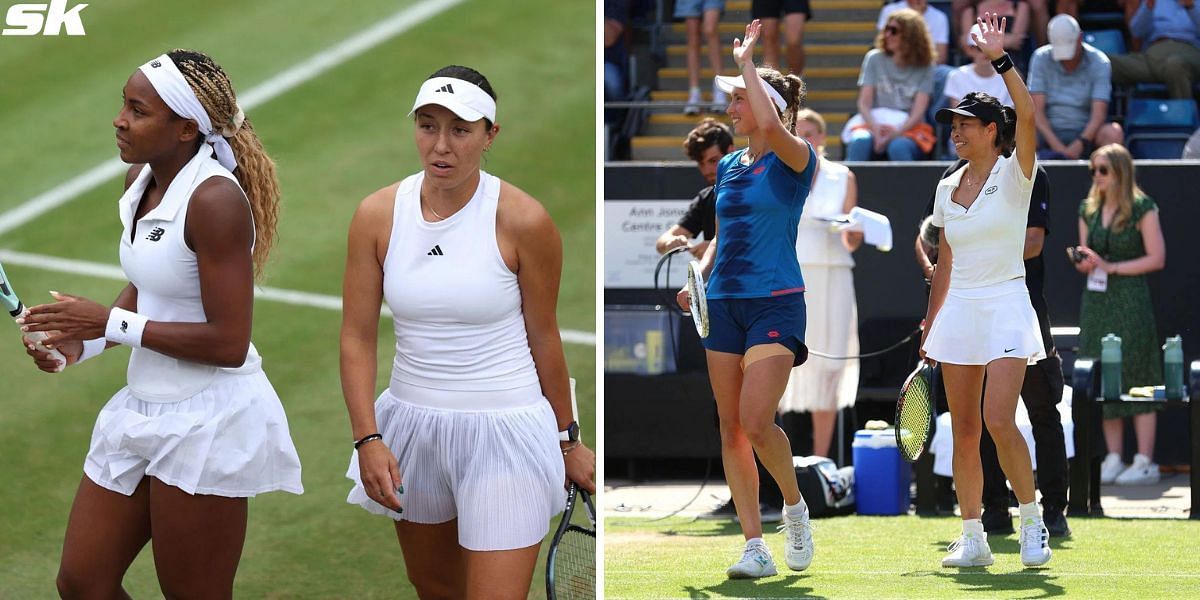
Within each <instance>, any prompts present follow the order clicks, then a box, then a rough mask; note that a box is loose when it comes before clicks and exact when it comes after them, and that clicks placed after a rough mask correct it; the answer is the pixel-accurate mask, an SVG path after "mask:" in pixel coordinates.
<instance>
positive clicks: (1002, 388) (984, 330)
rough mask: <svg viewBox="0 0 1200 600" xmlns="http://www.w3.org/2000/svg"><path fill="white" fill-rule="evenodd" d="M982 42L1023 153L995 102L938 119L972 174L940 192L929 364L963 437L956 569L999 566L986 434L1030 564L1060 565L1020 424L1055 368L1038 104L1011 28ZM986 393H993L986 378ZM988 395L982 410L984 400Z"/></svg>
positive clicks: (994, 27)
mask: <svg viewBox="0 0 1200 600" xmlns="http://www.w3.org/2000/svg"><path fill="white" fill-rule="evenodd" d="M978 25H979V27H980V30H979V31H978V32H976V31H975V30H974V29H972V33H971V35H972V38H973V39H974V41H975V43H976V45H977V46H978V47H979V49H980V50H981V51H982V52H983V53H984V54H985V55H986V56H987V57H988V59H989V60H990V61H991V62H992V65H993V66H994V67H995V69H996V72H997V73H999V74H1000V76H1001V77H1003V78H1004V84H1005V85H1006V86H1007V87H1008V91H1009V94H1010V95H1011V96H1012V99H1013V105H1014V106H1013V108H1014V109H1015V112H1016V132H1017V133H1016V149H1015V151H1014V152H1013V154H1012V156H1011V157H1008V158H1006V157H1004V156H1003V155H1002V154H1001V145H1002V140H1001V138H1000V131H1001V128H1002V127H1003V126H1004V125H1003V124H1004V121H1005V117H1004V113H1003V110H1002V108H1001V104H1000V102H999V101H997V100H996V99H995V98H994V97H992V96H989V95H987V94H982V93H972V94H968V95H967V97H966V98H964V99H963V101H962V102H959V104H958V106H956V107H954V108H944V109H942V110H940V111H938V114H937V120H938V121H939V122H942V123H949V124H951V140H952V141H953V142H954V145H955V149H956V150H957V151H958V155H959V156H960V157H962V158H964V159H966V160H967V164H965V165H963V167H962V168H961V169H959V170H958V171H955V172H954V173H953V174H951V175H950V176H949V177H946V178H945V179H943V180H941V181H940V182H939V183H938V187H937V191H936V192H935V201H934V209H933V225H935V226H937V227H941V228H942V230H941V234H940V243H939V251H938V266H937V268H936V269H935V270H934V274H933V285H932V290H931V291H930V294H929V310H928V313H927V314H926V322H927V323H928V327H926V328H925V332H924V333H923V334H922V339H921V348H922V349H921V353H922V356H924V357H925V358H926V359H928V360H930V361H931V362H932V361H937V362H940V363H941V364H942V374H943V376H944V378H945V384H946V396H947V402H948V403H949V405H950V414H951V416H952V417H953V419H952V423H953V429H954V432H953V433H954V488H955V491H956V492H957V494H958V504H959V508H960V509H961V512H962V519H963V525H962V535H961V537H959V539H958V540H957V541H956V542H955V543H954V544H952V545H951V546H950V553H949V554H948V555H947V556H946V557H945V558H944V559H943V560H942V566H946V567H974V566H986V565H990V564H992V562H993V558H992V552H991V549H990V548H989V547H988V543H987V534H986V533H984V530H983V523H982V521H981V520H980V516H981V513H982V503H983V468H982V466H981V463H980V458H979V437H980V435H981V429H982V427H983V426H984V424H986V426H987V428H988V432H989V433H991V434H992V438H993V439H994V440H995V442H996V450H997V454H998V455H999V458H1000V465H1001V467H1002V468H1003V469H1004V473H1005V475H1007V476H1008V480H1009V481H1010V482H1012V487H1013V493H1014V494H1016V496H1017V501H1018V502H1019V503H1020V510H1021V528H1020V532H1021V533H1020V545H1021V562H1022V563H1023V564H1024V565H1025V566H1036V565H1041V564H1045V563H1046V562H1047V561H1049V560H1050V547H1049V545H1048V544H1047V538H1048V537H1049V536H1048V534H1047V532H1046V528H1045V526H1044V525H1043V524H1042V517H1041V514H1040V513H1039V512H1038V507H1037V504H1036V502H1035V500H1036V498H1035V497H1034V486H1033V469H1032V467H1031V466H1030V459H1029V448H1028V447H1027V446H1026V445H1025V439H1024V438H1023V437H1021V433H1020V432H1019V431H1018V430H1017V426H1016V422H1015V414H1016V405H1017V397H1018V394H1019V393H1020V390H1021V383H1022V381H1023V380H1024V378H1025V367H1026V365H1027V364H1034V363H1036V362H1037V361H1038V360H1040V359H1041V358H1043V357H1044V356H1045V350H1044V347H1043V344H1042V339H1041V332H1040V327H1039V326H1038V321H1037V316H1036V314H1035V313H1034V311H1033V305H1032V304H1031V303H1030V300H1029V291H1028V290H1027V289H1026V287H1025V283H1024V278H1025V267H1024V263H1023V261H1022V258H1023V256H1022V255H1023V250H1024V244H1025V222H1026V216H1027V213H1028V210H1029V200H1030V196H1031V194H1032V193H1033V177H1034V173H1035V170H1036V166H1037V164H1036V157H1035V156H1034V151H1035V146H1036V131H1035V124H1034V107H1033V98H1032V97H1031V96H1030V95H1029V90H1028V88H1026V87H1025V83H1024V82H1023V81H1021V76H1020V74H1019V73H1017V71H1016V70H1015V69H1013V68H1012V67H1013V64H1012V60H1011V59H1009V57H1008V55H1007V54H1005V53H1004V33H1003V31H1004V25H1005V23H1004V21H1000V20H999V19H997V17H996V15H993V14H989V13H985V14H984V16H983V18H981V19H978ZM985 374H986V375H987V381H988V384H987V390H986V391H984V390H983V379H984V375H985ZM981 393H982V394H983V406H982V410H981V408H980V402H979V398H980V395H981Z"/></svg>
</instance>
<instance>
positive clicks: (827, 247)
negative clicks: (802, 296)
mask: <svg viewBox="0 0 1200 600" xmlns="http://www.w3.org/2000/svg"><path fill="white" fill-rule="evenodd" d="M820 160H821V162H820V165H821V168H820V169H818V170H817V175H816V177H815V178H814V179H813V186H812V191H811V192H809V194H808V200H807V201H806V202H805V203H804V212H802V213H800V230H799V232H798V233H797V234H796V258H797V259H798V260H799V261H800V266H801V270H803V267H804V265H825V266H830V267H853V266H854V258H852V257H851V256H850V251H849V250H847V249H846V246H845V245H844V244H842V234H841V233H840V232H834V231H830V228H829V221H822V220H820V219H818V218H817V217H837V216H840V215H843V214H845V212H846V211H845V210H844V209H845V207H846V183H847V181H849V179H850V169H848V168H847V167H846V166H845V165H839V164H837V163H835V162H831V161H828V160H825V159H824V158H822V159H820Z"/></svg>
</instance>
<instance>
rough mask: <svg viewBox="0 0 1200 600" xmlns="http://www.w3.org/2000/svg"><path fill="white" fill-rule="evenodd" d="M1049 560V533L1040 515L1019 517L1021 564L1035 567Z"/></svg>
mask: <svg viewBox="0 0 1200 600" xmlns="http://www.w3.org/2000/svg"><path fill="white" fill-rule="evenodd" d="M1048 562H1050V533H1049V532H1048V531H1046V525H1045V524H1044V523H1042V519H1041V517H1030V518H1027V519H1021V564H1023V565H1025V566H1027V567H1037V566H1040V565H1044V564H1046V563H1048Z"/></svg>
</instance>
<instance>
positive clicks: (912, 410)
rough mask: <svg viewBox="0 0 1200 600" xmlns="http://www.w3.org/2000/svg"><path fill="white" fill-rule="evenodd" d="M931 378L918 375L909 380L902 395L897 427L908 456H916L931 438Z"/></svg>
mask: <svg viewBox="0 0 1200 600" xmlns="http://www.w3.org/2000/svg"><path fill="white" fill-rule="evenodd" d="M930 392H931V390H930V386H929V380H928V378H927V377H925V376H924V375H923V374H922V375H917V376H916V377H914V378H913V379H912V381H911V382H909V385H908V387H907V388H905V390H904V394H903V395H902V397H901V406H900V410H899V411H897V413H898V414H897V419H896V428H897V429H898V430H899V435H898V436H897V437H898V441H899V443H900V446H901V448H900V450H901V452H902V453H903V454H904V455H905V456H906V457H910V458H915V457H917V456H920V454H921V452H922V451H923V450H924V449H925V442H926V441H927V440H928V438H929V422H930V419H931V418H932V416H933V415H932V414H931V412H930V411H931V403H930V402H929V394H930Z"/></svg>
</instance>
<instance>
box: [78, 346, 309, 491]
mask: <svg viewBox="0 0 1200 600" xmlns="http://www.w3.org/2000/svg"><path fill="white" fill-rule="evenodd" d="M83 470H84V473H86V474H87V476H88V478H89V479H91V480H92V481H94V482H95V483H96V484H97V485H99V486H101V487H104V488H107V489H109V490H112V491H114V492H119V493H121V494H125V495H127V496H128V495H132V494H133V492H134V490H135V489H136V488H137V486H138V483H139V482H140V481H141V480H142V478H143V477H145V476H150V477H154V478H156V479H158V480H160V481H162V482H163V483H166V484H167V485H171V486H174V487H177V488H179V489H181V490H183V491H185V492H187V493H189V494H203V495H212V496H225V497H230V498H243V497H252V496H255V495H257V494H262V493H265V492H271V491H277V490H282V491H286V492H291V493H293V494H301V493H303V492H304V487H303V485H302V484H301V482H300V457H299V455H297V454H296V447H295V445H294V444H293V443H292V438H291V434H290V432H289V431H288V423H287V416H286V415H285V414H284V412H283V405H282V404H281V403H280V401H279V396H278V395H276V393H275V389H274V388H273V387H271V382H270V381H268V380H267V376H266V374H265V373H263V372H262V370H261V369H260V370H255V371H251V372H249V373H237V374H235V373H228V372H224V371H222V372H218V373H217V375H216V377H215V378H214V379H213V382H212V383H211V384H210V385H209V386H208V387H207V388H205V389H204V390H202V391H201V392H199V393H197V394H195V395H193V396H191V397H189V398H187V399H185V400H180V401H178V402H146V401H143V400H139V399H138V398H136V397H135V396H134V395H133V394H132V393H130V391H129V388H128V387H126V388H122V389H121V390H120V391H118V392H117V393H116V394H115V395H114V396H113V397H112V399H110V400H109V401H108V403H107V404H105V405H104V408H102V409H100V415H99V417H98V418H97V419H96V426H95V428H94V429H93V430H92V442H91V448H90V449H89V450H88V454H87V458H86V459H85V462H84V467H83Z"/></svg>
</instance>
